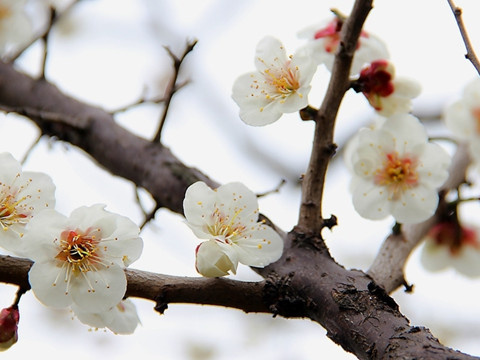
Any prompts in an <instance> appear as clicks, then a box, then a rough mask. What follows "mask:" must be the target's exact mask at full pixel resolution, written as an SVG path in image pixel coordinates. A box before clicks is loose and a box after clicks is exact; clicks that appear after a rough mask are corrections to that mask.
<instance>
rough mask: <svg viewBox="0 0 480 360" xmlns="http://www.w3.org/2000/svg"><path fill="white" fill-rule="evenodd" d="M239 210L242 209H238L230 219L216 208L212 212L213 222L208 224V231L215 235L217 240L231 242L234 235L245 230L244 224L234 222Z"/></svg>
mask: <svg viewBox="0 0 480 360" xmlns="http://www.w3.org/2000/svg"><path fill="white" fill-rule="evenodd" d="M241 212H242V209H238V210H237V211H235V213H234V215H233V216H232V218H231V219H230V217H229V216H226V215H225V214H223V213H222V212H221V211H220V210H219V209H218V208H216V209H215V211H214V212H213V214H212V217H213V220H214V223H213V225H209V226H208V232H209V233H210V234H212V235H213V236H215V239H216V240H217V241H221V242H224V243H226V244H231V243H232V240H233V239H234V238H235V237H237V236H238V235H240V234H242V233H243V232H244V231H245V226H244V225H242V224H238V223H237V224H236V223H235V219H236V218H237V216H238V215H239V214H240V213H241Z"/></svg>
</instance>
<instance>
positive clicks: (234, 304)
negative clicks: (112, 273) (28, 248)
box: [0, 255, 270, 313]
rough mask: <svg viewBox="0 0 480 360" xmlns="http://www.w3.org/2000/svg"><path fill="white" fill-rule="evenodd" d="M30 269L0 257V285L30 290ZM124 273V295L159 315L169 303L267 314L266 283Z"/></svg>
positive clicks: (24, 262)
mask: <svg viewBox="0 0 480 360" xmlns="http://www.w3.org/2000/svg"><path fill="white" fill-rule="evenodd" d="M31 266H32V262H31V261H30V260H28V259H21V258H15V257H11V256H5V255H0V282H4V283H10V284H15V285H18V286H20V287H21V288H22V289H25V290H28V289H30V285H29V283H28V271H29V270H30V267H31ZM125 273H126V275H127V280H128V288H127V293H126V294H125V295H126V296H127V297H130V296H132V297H137V298H142V299H146V300H152V301H155V302H156V303H157V309H158V310H160V311H163V310H165V309H166V306H167V304H169V303H187V304H202V305H217V306H226V307H230V308H235V309H240V310H243V311H245V312H264V313H269V312H270V311H269V309H268V306H267V305H266V304H265V303H264V301H263V291H264V290H263V289H264V287H265V281H260V282H246V281H236V280H231V279H218V278H214V279H209V278H191V277H182V276H170V275H161V274H154V273H151V272H147V271H141V270H134V269H126V270H125Z"/></svg>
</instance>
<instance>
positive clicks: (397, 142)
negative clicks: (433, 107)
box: [346, 114, 450, 223]
mask: <svg viewBox="0 0 480 360" xmlns="http://www.w3.org/2000/svg"><path fill="white" fill-rule="evenodd" d="M355 141H356V144H354V146H355V148H354V149H350V151H349V154H350V157H349V158H347V159H346V160H347V161H350V162H351V163H350V165H349V168H350V169H351V171H352V172H353V178H352V183H351V190H352V192H353V205H354V207H355V209H356V210H357V212H358V213H359V214H360V215H361V216H363V217H365V218H367V219H372V220H378V219H383V218H385V217H387V216H388V215H393V217H394V218H395V220H396V221H397V222H399V223H419V222H421V221H423V220H426V219H427V218H429V217H430V216H431V215H433V213H434V212H435V209H436V207H437V204H438V194H437V190H438V189H439V187H440V186H442V185H443V183H444V182H445V180H446V179H447V176H448V171H447V169H448V166H449V164H450V156H449V155H448V153H447V152H446V151H445V150H443V148H441V147H440V146H438V145H437V144H433V143H429V142H428V138H427V134H426V131H425V128H424V127H423V125H422V124H421V123H420V122H419V121H418V119H417V118H415V117H414V116H412V115H408V114H399V115H396V116H393V117H391V118H388V119H387V120H386V121H385V122H384V123H383V125H381V126H380V127H378V128H377V129H369V128H364V129H361V130H360V132H359V133H358V136H357V138H356V140H355Z"/></svg>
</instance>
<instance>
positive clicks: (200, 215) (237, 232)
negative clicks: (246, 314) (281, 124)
mask: <svg viewBox="0 0 480 360" xmlns="http://www.w3.org/2000/svg"><path fill="white" fill-rule="evenodd" d="M183 208H184V213H185V218H186V220H187V224H188V226H189V227H190V228H191V229H192V231H193V233H194V234H195V235H196V236H197V237H198V238H200V239H205V240H207V241H205V242H202V243H201V244H200V245H198V247H197V250H196V268H197V271H198V272H199V273H200V274H202V275H203V276H207V277H218V276H224V275H228V274H229V272H232V273H233V274H235V273H236V271H237V266H238V263H239V262H240V263H242V264H244V265H249V266H254V267H264V266H267V265H268V264H270V263H272V262H275V261H277V260H278V259H279V258H280V256H281V255H282V251H283V241H282V239H281V237H280V236H279V235H278V234H277V233H276V232H275V230H273V229H272V228H271V227H270V226H268V225H265V224H264V222H263V221H258V216H259V213H258V202H257V197H256V195H255V194H254V193H253V192H252V191H250V190H249V189H248V188H247V187H246V186H245V185H243V184H241V183H229V184H226V185H222V186H220V187H219V188H217V189H215V190H212V189H211V188H209V187H208V186H207V185H206V184H205V183H204V182H196V183H194V184H192V185H191V186H190V187H189V188H188V189H187V191H186V193H185V199H184V202H183Z"/></svg>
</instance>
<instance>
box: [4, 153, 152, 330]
mask: <svg viewBox="0 0 480 360" xmlns="http://www.w3.org/2000/svg"><path fill="white" fill-rule="evenodd" d="M54 192H55V186H54V184H53V181H52V179H51V178H50V177H49V176H47V175H46V174H42V173H37V172H28V171H22V168H21V165H20V163H19V162H18V161H17V160H15V159H14V158H13V156H12V155H11V154H9V153H1V154H0V225H1V228H2V230H1V231H0V247H2V248H4V249H6V250H8V251H10V252H12V253H13V254H15V255H19V256H22V257H27V258H29V259H31V260H33V261H34V263H33V265H32V267H31V269H30V271H29V282H30V285H31V288H32V291H33V293H34V294H35V296H36V297H37V298H38V299H39V300H40V301H41V302H42V303H43V304H45V305H47V306H52V307H68V306H72V308H75V309H77V312H78V313H81V314H82V315H81V317H82V318H85V319H89V318H90V317H99V318H104V319H105V325H104V327H108V328H111V329H112V331H114V332H118V333H128V331H129V329H131V330H132V332H133V330H134V329H135V327H136V325H137V324H138V321H135V322H134V325H132V322H133V319H134V316H133V315H131V313H132V311H133V310H132V309H133V308H132V306H130V305H123V302H122V299H123V297H124V295H125V292H126V286H127V280H126V276H125V272H124V268H125V267H127V266H129V265H130V264H131V263H132V262H134V261H135V260H137V259H138V258H139V256H140V254H141V252H142V248H143V241H142V239H141V238H140V237H139V232H140V230H139V228H138V226H137V225H136V224H134V223H133V222H132V221H131V220H129V219H127V218H125V217H123V216H120V215H117V214H113V213H110V212H108V211H106V210H105V205H101V204H97V205H93V206H91V207H80V208H78V209H76V210H74V211H73V212H72V214H71V215H70V217H68V218H67V217H65V216H64V215H62V214H60V213H58V212H57V211H56V210H55V209H54V207H55V197H54ZM127 304H128V303H127ZM116 309H118V310H116ZM120 309H124V310H125V309H128V311H127V312H126V311H120ZM123 313H125V314H127V315H128V316H126V317H124V316H117V315H120V314H123ZM89 314H91V315H89ZM79 317H80V316H79ZM122 318H124V319H129V320H128V321H125V320H121V319H122ZM6 319H7V320H8V319H9V318H8V317H7V318H6ZM5 321H6V320H5ZM122 321H123V322H124V325H125V326H123V327H122V325H121V323H122ZM96 324H97V325H96V326H98V322H97V323H96ZM4 327H5V326H4ZM0 328H1V324H0ZM0 330H1V329H0ZM15 331H16V330H15ZM15 333H16V332H15Z"/></svg>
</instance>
